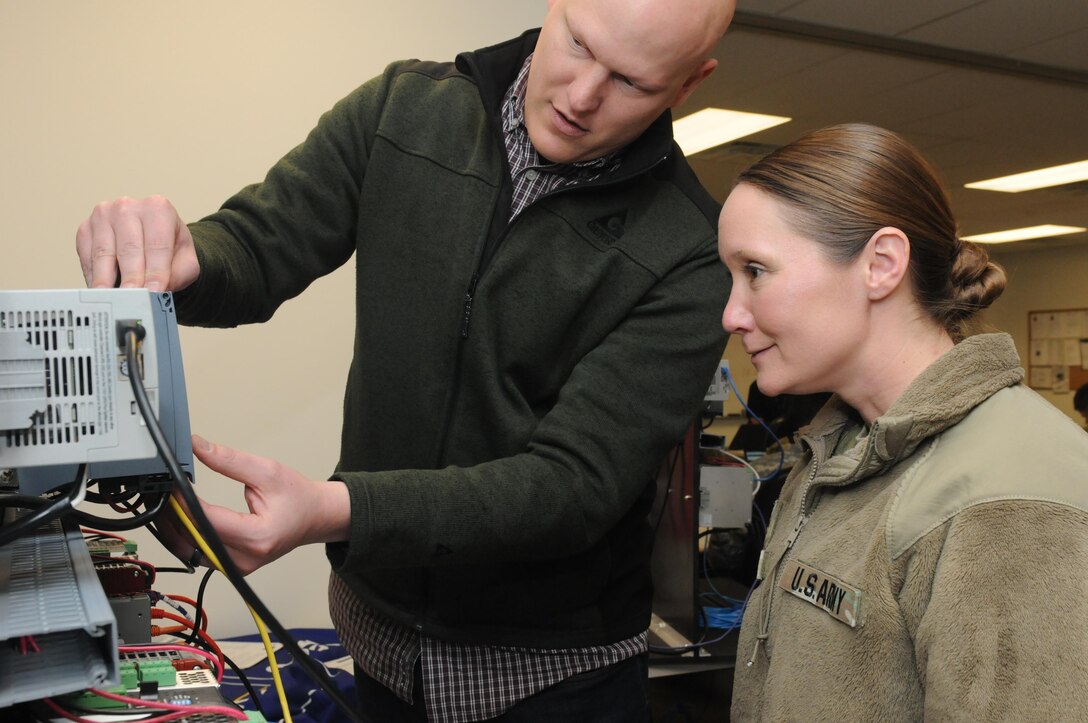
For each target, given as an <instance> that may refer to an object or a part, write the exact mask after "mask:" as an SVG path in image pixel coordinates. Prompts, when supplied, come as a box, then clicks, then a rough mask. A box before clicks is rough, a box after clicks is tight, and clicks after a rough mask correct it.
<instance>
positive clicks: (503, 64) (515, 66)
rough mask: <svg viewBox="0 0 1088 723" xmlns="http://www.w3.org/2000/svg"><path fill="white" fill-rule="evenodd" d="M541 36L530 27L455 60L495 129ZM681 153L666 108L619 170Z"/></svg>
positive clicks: (634, 170) (646, 165)
mask: <svg viewBox="0 0 1088 723" xmlns="http://www.w3.org/2000/svg"><path fill="white" fill-rule="evenodd" d="M539 36H540V29H539V28H536V29H533V30H527V31H526V32H524V33H522V34H521V35H520V36H518V37H516V38H514V39H512V40H507V41H506V42H504V43H499V44H497V45H491V46H489V47H486V48H482V49H480V50H475V51H471V52H465V53H461V54H459V55H458V56H457V58H456V60H455V61H454V62H455V65H456V67H457V70H459V71H460V72H461V73H463V74H464V75H465V76H467V77H469V78H471V79H472V80H473V81H474V82H475V83H476V86H477V87H478V88H479V90H480V97H481V99H482V100H483V103H484V107H485V108H486V109H487V113H488V116H489V117H491V118H492V119H493V120H494V122H495V128H496V132H499V133H501V131H502V117H501V115H502V99H503V96H504V95H505V93H506V89H507V88H509V87H510V84H511V83H513V82H514V80H515V79H516V78H517V74H518V71H519V70H521V66H522V64H523V63H524V62H525V59H526V58H527V57H529V54H530V53H532V52H533V51H534V50H535V48H536V41H537V38H538V37H539ZM679 152H680V150H679V148H678V147H676V146H675V144H674V143H673V138H672V111H671V110H668V109H666V110H665V112H664V113H662V114H661V115H660V116H658V117H657V119H656V120H655V121H654V122H653V123H652V124H650V127H649V128H647V129H646V131H645V132H644V133H643V134H642V135H641V136H639V137H638V138H637V139H635V140H634V141H633V142H632V143H631V145H629V146H628V147H627V149H626V150H625V152H624V154H623V162H622V163H621V164H620V167H619V169H617V171H616V173H617V174H618V175H622V176H624V177H626V176H629V175H635V174H638V173H641V172H643V171H645V170H648V169H650V168H652V167H654V166H656V165H657V164H658V163H660V162H661V161H663V160H665V159H666V158H668V157H669V156H670V155H672V154H674V153H679Z"/></svg>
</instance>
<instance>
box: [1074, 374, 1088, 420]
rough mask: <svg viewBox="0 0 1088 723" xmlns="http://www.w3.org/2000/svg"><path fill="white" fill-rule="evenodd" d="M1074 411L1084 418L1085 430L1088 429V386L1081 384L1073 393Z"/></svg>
mask: <svg viewBox="0 0 1088 723" xmlns="http://www.w3.org/2000/svg"><path fill="white" fill-rule="evenodd" d="M1073 409H1075V410H1077V411H1078V412H1079V413H1080V416H1082V417H1084V428H1085V429H1088V384H1081V385H1080V387H1078V388H1077V391H1076V392H1074V393H1073Z"/></svg>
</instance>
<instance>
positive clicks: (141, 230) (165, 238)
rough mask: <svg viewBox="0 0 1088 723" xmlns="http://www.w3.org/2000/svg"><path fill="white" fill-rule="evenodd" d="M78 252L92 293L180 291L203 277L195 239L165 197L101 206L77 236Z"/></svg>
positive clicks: (82, 226)
mask: <svg viewBox="0 0 1088 723" xmlns="http://www.w3.org/2000/svg"><path fill="white" fill-rule="evenodd" d="M76 252H77V253H79V263H80V266H82V267H83V278H84V279H85V280H86V282H87V286H89V287H91V288H106V289H108V288H110V287H113V286H118V285H120V286H122V287H124V288H140V287H146V288H147V289H149V290H150V291H178V290H180V289H184V288H185V287H186V286H188V285H189V284H191V283H193V281H195V280H196V277H197V276H198V275H199V274H200V264H199V262H198V261H197V258H196V249H195V247H194V246H193V237H192V235H190V233H189V229H188V227H186V225H185V223H184V222H183V221H182V220H181V217H180V216H179V215H178V212H177V210H175V209H174V206H173V205H172V204H171V203H170V202H169V201H167V200H166V199H165V198H163V197H162V196H150V197H148V198H143V199H134V198H119V199H117V200H115V201H104V202H102V203H100V204H98V205H97V206H95V207H94V211H93V212H91V215H90V216H89V217H88V218H87V219H86V220H85V221H83V223H81V224H80V225H79V230H78V231H76ZM118 272H120V275H121V277H120V279H118V278H117V274H118ZM118 281H119V282H120V283H118Z"/></svg>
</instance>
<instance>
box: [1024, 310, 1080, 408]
mask: <svg viewBox="0 0 1088 723" xmlns="http://www.w3.org/2000/svg"><path fill="white" fill-rule="evenodd" d="M1028 339H1029V345H1030V350H1029V355H1030V359H1029V360H1028V384H1030V385H1031V386H1032V387H1033V388H1034V389H1046V390H1049V391H1052V392H1058V393H1063V392H1068V391H1069V390H1070V389H1077V388H1079V387H1080V386H1081V385H1082V384H1085V383H1088V309H1043V310H1039V311H1029V312H1028Z"/></svg>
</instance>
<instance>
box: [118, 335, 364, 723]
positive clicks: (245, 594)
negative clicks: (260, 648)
mask: <svg viewBox="0 0 1088 723" xmlns="http://www.w3.org/2000/svg"><path fill="white" fill-rule="evenodd" d="M140 331H142V329H141V330H140ZM136 343H137V330H136V329H135V328H128V329H126V330H125V358H126V359H127V361H128V368H129V370H130V373H129V375H128V378H129V382H130V383H131V385H132V392H133V394H134V395H135V396H136V406H138V407H139V408H140V414H142V415H143V417H144V422H145V423H146V424H147V430H148V432H150V433H151V439H152V441H154V443H155V447H156V449H158V451H159V456H160V457H162V460H163V462H165V463H166V467H167V469H168V470H169V471H170V474H171V475H172V476H173V477H174V489H175V490H176V491H177V492H178V493H179V494H180V495H181V497H182V498H183V499H184V500H185V504H186V505H187V506H188V508H189V514H190V515H192V517H193V520H194V522H195V523H196V526H197V528H198V529H199V530H200V532H201V534H202V535H203V536H204V538H205V541H206V542H207V543H208V546H209V547H211V549H212V552H214V553H215V556H216V557H217V558H218V559H219V564H220V565H221V566H222V567H223V572H224V574H225V575H226V576H227V579H228V580H229V581H230V583H231V584H232V585H233V586H234V589H235V590H237V591H238V594H239V595H241V596H242V599H243V600H245V602H246V603H247V604H248V605H249V606H250V607H251V608H253V610H254V611H255V612H256V613H257V617H259V618H260V619H261V620H262V621H264V624H265V625H266V626H268V627H269V628H270V629H271V630H272V631H273V632H274V633H275V634H276V637H277V638H279V639H280V643H281V644H282V645H283V646H284V648H286V649H287V651H288V652H289V653H290V654H291V655H292V656H293V657H294V658H295V660H296V661H298V663H299V665H301V666H302V668H303V669H304V670H305V671H306V672H307V673H308V674H309V676H310V678H311V679H312V680H313V681H314V682H315V683H317V685H318V686H319V687H320V688H321V689H322V690H324V691H325V692H326V693H327V694H328V695H329V697H330V698H331V699H332V701H333V702H334V703H335V704H336V706H337V707H338V708H340V710H341V712H343V713H344V714H345V715H346V716H347V717H348V719H350V720H352V721H355V723H363V719H362V718H361V717H360V716H359V714H358V713H356V712H355V711H354V710H353V709H352V707H351V706H350V705H349V704H348V702H347V700H345V698H344V696H343V695H342V694H341V693H340V691H339V690H338V689H337V687H336V685H335V684H334V683H333V682H332V681H331V680H330V679H329V678H328V677H327V675H326V674H325V669H324V668H322V667H321V666H319V665H318V664H317V662H316V661H314V660H313V658H311V657H310V656H309V655H307V654H306V653H305V651H303V650H302V648H301V647H299V644H298V643H297V642H296V641H295V639H294V638H293V637H291V635H290V634H289V633H288V632H287V629H286V628H284V627H283V625H281V624H280V622H279V620H277V619H276V618H275V616H273V615H272V612H271V611H270V610H269V609H268V607H267V606H265V604H264V602H263V601H262V600H261V599H260V598H259V597H257V594H256V593H255V592H253V588H251V587H250V586H249V583H247V582H246V580H245V577H244V576H243V575H242V572H241V571H240V570H239V569H238V566H237V565H235V564H234V560H233V559H232V558H231V556H230V553H229V552H227V548H226V546H225V545H224V544H223V541H222V540H221V539H220V538H219V534H218V533H217V532H216V531H215V528H214V527H213V526H212V524H211V522H210V521H209V520H208V517H207V515H205V514H204V510H203V508H202V507H201V506H200V500H199V499H197V496H196V494H195V493H194V492H193V489H192V485H190V484H187V483H186V482H187V480H186V477H185V474H184V473H183V472H182V471H181V465H180V464H179V463H178V460H177V457H176V456H175V455H174V451H173V450H172V449H171V448H170V445H169V443H168V442H167V441H166V436H165V435H164V434H163V431H162V427H160V426H159V420H158V419H156V418H155V414H154V413H153V412H152V411H151V403H150V402H149V401H148V399H147V391H146V390H145V389H144V384H143V380H142V379H141V378H140V375H139V373H137V370H138V369H139V368H140V366H139V359H137V357H136ZM269 663H271V664H272V665H275V661H269Z"/></svg>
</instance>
